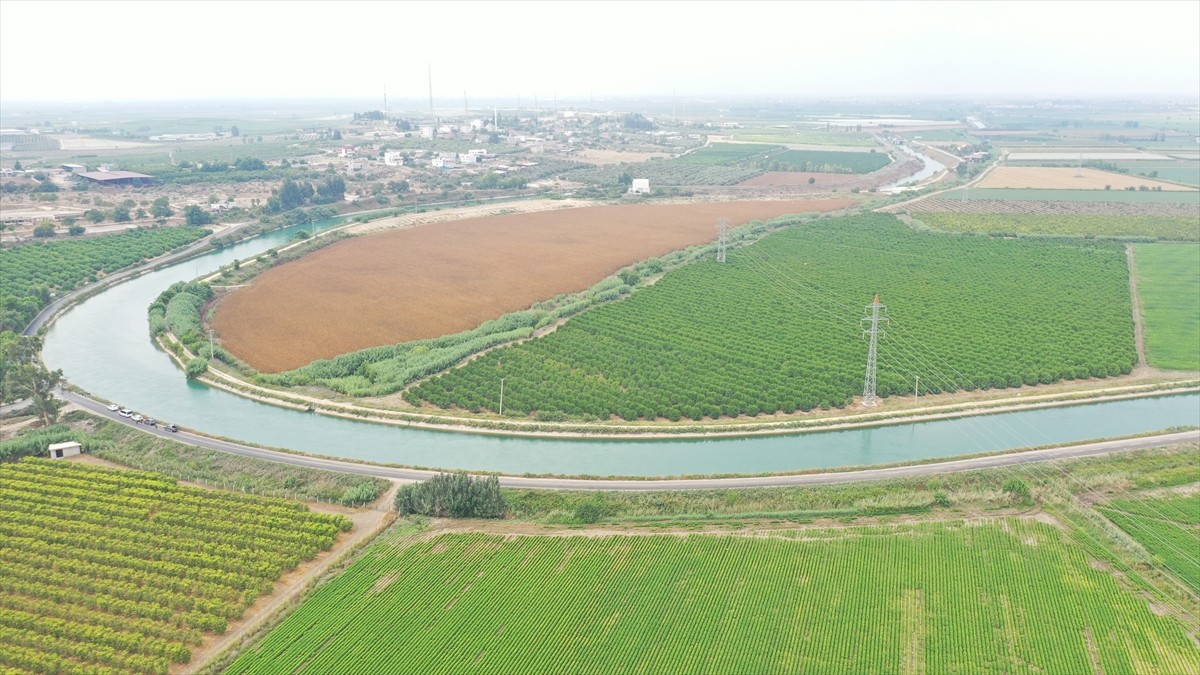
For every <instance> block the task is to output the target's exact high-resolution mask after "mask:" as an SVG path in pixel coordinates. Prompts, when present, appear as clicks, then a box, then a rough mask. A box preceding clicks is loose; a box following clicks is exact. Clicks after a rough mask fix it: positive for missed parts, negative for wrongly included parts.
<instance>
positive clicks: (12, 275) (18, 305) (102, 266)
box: [0, 227, 211, 331]
mask: <svg viewBox="0 0 1200 675" xmlns="http://www.w3.org/2000/svg"><path fill="white" fill-rule="evenodd" d="M208 234H211V232H210V231H209V230H204V229H200V228H196V227H159V228H153V229H149V230H145V229H140V228H139V229H136V230H130V231H128V232H124V233H122V234H116V235H110V236H105V237H97V238H95V239H79V240H66V241H54V242H48V243H31V244H23V245H20V246H14V247H11V248H5V249H0V331H5V330H12V331H20V330H21V329H23V328H25V325H26V324H28V323H29V322H30V321H31V320H33V317H35V316H37V313H38V312H39V311H41V309H42V308H43V307H45V306H46V305H48V304H50V300H51V297H50V296H51V294H52V293H54V294H57V295H59V296H61V295H62V294H64V293H66V292H68V291H70V290H72V289H74V288H76V287H78V286H82V285H84V284H87V283H91V282H93V281H95V280H96V279H97V278H99V277H102V276H104V275H106V274H111V273H112V272H115V271H117V270H120V269H123V268H125V267H129V266H131V265H135V264H137V263H140V262H142V261H143V260H148V259H150V258H154V257H157V256H160V255H162V254H163V253H166V252H167V251H171V250H174V249H176V248H179V247H181V246H184V245H186V244H190V243H192V242H193V241H196V240H197V239H199V238H201V237H203V236H205V235H208Z"/></svg>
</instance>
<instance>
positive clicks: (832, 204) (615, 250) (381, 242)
mask: <svg viewBox="0 0 1200 675" xmlns="http://www.w3.org/2000/svg"><path fill="white" fill-rule="evenodd" d="M853 203H854V202H853V201H851V200H846V199H821V200H799V201H740V202H715V203H695V204H653V205H651V204H645V205H630V206H609V207H587V208H574V209H568V210H562V211H546V212H541V213H521V214H512V215H504V216H494V217H490V218H471V219H467V220H460V221H455V222H450V223H442V224H438V225H430V226H425V227H417V228H413V229H406V230H399V231H394V232H386V233H382V234H378V235H374V236H368V237H361V238H355V239H351V240H348V241H344V242H339V243H337V244H334V245H332V246H330V247H328V248H325V249H322V250H320V251H317V252H316V253H313V254H311V255H309V256H306V257H304V258H301V259H300V260H297V261H295V262H292V263H288V264H286V265H282V266H280V267H278V268H275V269H272V270H270V271H268V272H266V273H264V274H263V275H262V276H260V277H259V278H258V279H257V280H256V281H255V282H254V283H252V284H251V285H250V286H249V287H247V288H243V289H240V290H238V291H236V292H234V293H232V294H230V295H228V296H226V297H225V298H224V299H223V300H222V301H221V302H220V304H219V306H218V308H217V312H216V315H215V317H214V324H215V327H216V329H217V331H218V332H219V333H220V335H221V341H222V344H224V346H225V347H226V348H227V349H229V350H230V351H231V352H233V353H234V354H236V355H237V356H239V357H241V358H242V359H244V360H245V361H246V362H247V363H249V364H250V365H251V366H253V367H254V368H257V369H258V370H261V371H264V372H279V371H283V370H290V369H292V368H297V367H299V366H302V365H304V364H306V363H309V362H311V361H313V360H316V359H322V358H330V357H333V356H336V355H338V354H344V353H346V352H352V351H356V350H359V349H365V348H367V347H373V346H377V345H384V344H394V343H397V342H406V341H409V340H419V339H423V338H430V337H436V336H439V335H446V334H449V333H456V332H460V331H464V330H469V329H471V328H474V327H476V326H478V325H479V324H480V323H482V322H484V321H487V320H489V319H494V318H497V317H499V316H501V315H503V314H506V313H508V312H513V311H518V310H522V309H526V308H528V307H529V306H530V305H532V304H533V303H535V302H539V301H541V300H545V299H548V298H552V297H554V296H556V295H559V294H562V293H568V292H572V291H580V290H584V289H586V288H588V287H590V286H591V285H593V284H595V283H596V282H598V281H600V280H601V279H603V278H605V277H607V276H608V275H610V274H613V273H614V272H616V271H617V270H619V269H621V268H622V267H624V266H626V265H629V264H631V263H633V262H636V261H638V260H643V259H645V258H650V257H654V256H659V255H663V254H665V253H668V252H670V251H674V250H677V249H680V248H684V247H687V246H691V245H695V244H701V243H706V242H710V241H713V240H714V239H715V238H716V223H717V220H718V219H719V218H720V217H722V216H725V217H728V218H729V220H730V222H731V223H733V224H740V223H746V222H749V221H752V220H764V219H769V218H774V217H776V216H781V215H785V214H790V213H808V212H828V211H835V210H839V209H843V208H846V207H848V206H850V205H852V204H853Z"/></svg>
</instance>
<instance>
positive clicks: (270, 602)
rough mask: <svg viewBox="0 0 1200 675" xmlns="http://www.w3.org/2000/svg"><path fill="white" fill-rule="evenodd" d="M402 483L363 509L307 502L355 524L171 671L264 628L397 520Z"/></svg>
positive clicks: (195, 664)
mask: <svg viewBox="0 0 1200 675" xmlns="http://www.w3.org/2000/svg"><path fill="white" fill-rule="evenodd" d="M399 487H400V482H398V481H392V487H391V488H390V489H389V490H388V491H387V492H386V493H385V494H384V495H383V496H382V497H380V498H379V499H377V500H376V501H375V502H374V503H373V504H371V505H369V506H366V507H364V508H361V509H348V508H343V507H338V506H333V505H330V504H323V503H320V502H306V503H307V504H308V507H309V508H311V509H312V510H313V511H319V512H323V513H338V514H341V515H343V516H346V517H347V518H349V519H350V520H351V522H353V523H354V527H353V528H352V529H351V530H350V531H349V532H346V533H343V534H342V535H340V536H339V539H338V541H336V542H335V543H334V545H333V548H331V549H330V550H328V551H326V552H324V553H322V554H320V555H318V556H317V557H316V558H313V559H312V560H311V561H309V562H307V563H304V564H303V565H301V566H300V567H297V568H296V569H294V570H292V571H291V572H289V573H287V574H285V575H284V576H283V577H282V578H280V580H279V581H278V582H276V584H275V592H274V593H272V594H271V595H267V596H263V597H261V598H259V599H258V601H257V602H255V603H254V604H253V605H252V606H251V607H250V609H247V610H246V612H245V614H243V615H242V618H241V619H240V620H238V621H233V622H230V624H229V628H228V629H227V630H226V631H225V632H224V633H223V634H221V635H209V636H207V637H206V638H205V640H204V643H203V644H201V645H200V646H199V647H196V648H195V649H193V650H192V659H191V661H189V662H188V663H187V664H184V665H175V666H172V667H171V670H170V672H171V673H195V672H199V671H201V670H203V669H204V667H205V666H206V665H207V664H208V662H209V660H211V659H212V658H214V657H216V656H218V655H220V654H222V653H223V652H225V651H226V650H228V649H229V648H231V647H233V646H234V645H236V644H238V643H239V642H240V641H242V640H243V639H244V638H246V637H247V636H249V635H251V634H253V633H254V632H255V631H257V630H259V629H260V628H262V627H263V625H264V624H265V623H266V622H267V621H269V620H270V619H271V618H272V617H274V616H275V615H276V614H277V613H278V612H279V610H280V609H282V608H283V607H284V606H286V605H287V604H288V603H290V602H292V601H294V600H295V599H297V598H298V597H300V596H301V595H302V594H303V593H304V592H305V591H306V590H308V587H309V585H310V584H311V583H312V582H313V581H314V580H316V579H318V578H320V577H321V575H323V574H325V572H327V571H328V570H329V568H331V567H332V566H333V565H335V564H336V563H338V562H340V561H342V559H343V558H344V557H345V556H346V554H347V552H349V551H351V550H353V549H354V548H355V547H356V546H357V545H358V544H360V543H362V542H364V541H369V540H371V539H374V538H375V536H376V535H378V534H379V533H380V532H382V531H383V530H384V529H385V528H387V526H388V525H391V524H392V521H394V520H395V513H394V512H393V511H391V508H390V507H391V504H392V501H393V500H394V499H395V496H396V490H397V489H399Z"/></svg>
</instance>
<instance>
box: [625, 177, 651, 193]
mask: <svg viewBox="0 0 1200 675" xmlns="http://www.w3.org/2000/svg"><path fill="white" fill-rule="evenodd" d="M649 192H650V179H649V178H634V179H633V182H632V183H630V185H629V194H631V195H643V194H649Z"/></svg>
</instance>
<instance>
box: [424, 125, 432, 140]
mask: <svg viewBox="0 0 1200 675" xmlns="http://www.w3.org/2000/svg"><path fill="white" fill-rule="evenodd" d="M421 138H433V127H431V126H423V127H421Z"/></svg>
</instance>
